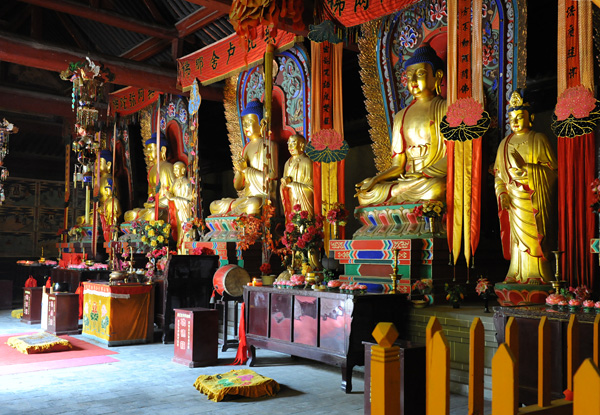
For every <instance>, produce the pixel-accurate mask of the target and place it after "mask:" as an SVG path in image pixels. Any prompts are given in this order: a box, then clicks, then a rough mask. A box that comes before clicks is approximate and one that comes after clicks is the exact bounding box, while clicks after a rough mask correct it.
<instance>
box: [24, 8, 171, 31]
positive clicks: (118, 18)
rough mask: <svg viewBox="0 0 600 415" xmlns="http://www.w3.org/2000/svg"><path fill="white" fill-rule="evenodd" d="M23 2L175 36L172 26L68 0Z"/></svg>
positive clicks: (117, 25) (124, 26)
mask: <svg viewBox="0 0 600 415" xmlns="http://www.w3.org/2000/svg"><path fill="white" fill-rule="evenodd" d="M20 1H22V2H24V3H29V4H34V5H37V6H41V7H44V8H46V9H51V10H55V11H59V12H63V13H68V14H72V15H74V16H79V17H83V18H85V19H89V20H93V21H96V22H99V23H102V24H106V25H109V26H114V27H118V28H121V29H124V30H129V31H131V32H136V33H141V34H144V35H148V36H153V37H159V38H162V39H169V40H172V39H174V38H176V37H177V32H176V30H175V29H174V28H171V27H167V26H162V25H158V24H154V23H146V22H143V21H140V20H136V19H132V18H130V17H126V16H123V15H121V14H118V13H114V12H109V11H106V10H102V9H97V8H94V7H90V6H87V5H85V4H81V3H76V2H74V1H70V0H20Z"/></svg>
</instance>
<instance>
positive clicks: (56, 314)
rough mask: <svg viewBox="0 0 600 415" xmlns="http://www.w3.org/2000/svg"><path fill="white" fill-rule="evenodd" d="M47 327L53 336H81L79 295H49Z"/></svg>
mask: <svg viewBox="0 0 600 415" xmlns="http://www.w3.org/2000/svg"><path fill="white" fill-rule="evenodd" d="M47 327H48V328H47V329H46V331H47V332H49V333H52V334H57V335H60V334H79V294H72V293H52V294H48V320H47Z"/></svg>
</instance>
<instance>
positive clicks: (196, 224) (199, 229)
mask: <svg viewBox="0 0 600 415" xmlns="http://www.w3.org/2000/svg"><path fill="white" fill-rule="evenodd" d="M205 229H206V225H205V224H204V221H203V220H202V219H200V218H194V219H192V220H190V221H188V222H185V223H184V224H183V227H182V231H183V232H184V233H188V232H191V234H192V239H194V237H195V235H196V233H198V234H200V235H203V234H204V231H205Z"/></svg>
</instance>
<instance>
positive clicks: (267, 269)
mask: <svg viewBox="0 0 600 415" xmlns="http://www.w3.org/2000/svg"><path fill="white" fill-rule="evenodd" d="M260 272H261V273H262V274H263V275H269V274H270V273H271V264H268V263H265V264H262V265H261V266H260Z"/></svg>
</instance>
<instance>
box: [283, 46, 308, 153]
mask: <svg viewBox="0 0 600 415" xmlns="http://www.w3.org/2000/svg"><path fill="white" fill-rule="evenodd" d="M294 49H295V50H297V51H299V52H302V50H301V49H299V48H294ZM279 55H280V56H282V55H283V56H287V57H288V58H290V59H292V60H293V61H294V62H296V64H297V65H298V67H299V68H300V70H301V71H302V72H304V65H303V64H302V62H300V60H299V59H298V58H297V57H296V55H294V54H292V53H290V52H288V51H285V52H282V53H280V54H279ZM302 55H304V54H303V53H302ZM304 58H305V60H306V56H304ZM306 62H308V61H306ZM303 75H304V79H305V80H307V81H309V82H310V80H308V74H306V73H304V74H303ZM301 94H302V102H303V103H304V105H303V107H304V108H303V110H304V111H303V112H304V117H302V118H303V121H302V128H303V129H304V136H305V137H309V135H307V134H306V133H307V132H309V130H308V126H307V123H308V121H307V119H308V117H306V113H307V112H308V108H309V107H308V106H307V101H308V99H310V97H308V96H307V93H306V85H305V84H304V83H303V84H302V92H301ZM306 98H308V99H306ZM309 141H310V140H309Z"/></svg>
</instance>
